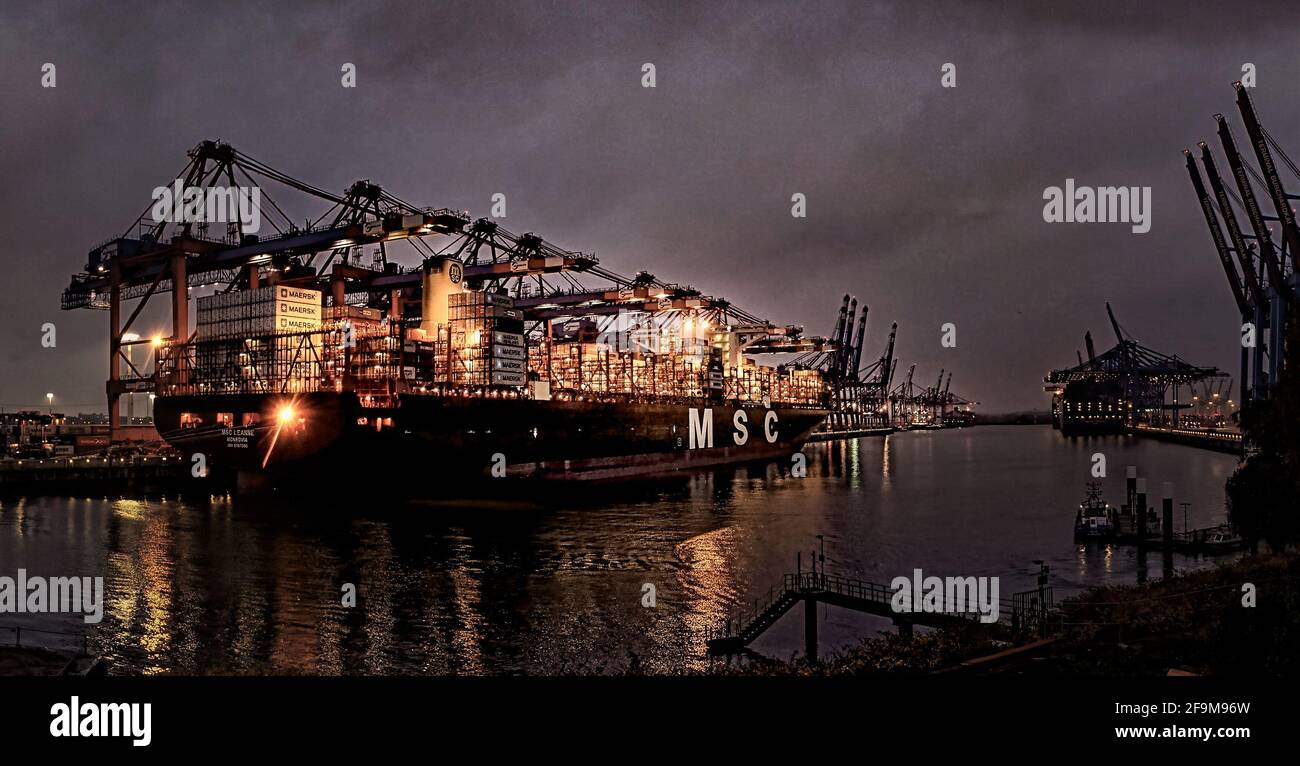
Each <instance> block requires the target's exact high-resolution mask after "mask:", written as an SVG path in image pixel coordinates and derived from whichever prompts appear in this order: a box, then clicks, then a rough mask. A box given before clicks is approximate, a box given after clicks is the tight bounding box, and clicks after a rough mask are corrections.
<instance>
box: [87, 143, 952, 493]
mask: <svg viewBox="0 0 1300 766" xmlns="http://www.w3.org/2000/svg"><path fill="white" fill-rule="evenodd" d="M241 183H242V184H244V185H245V188H257V189H258V190H259V193H260V200H261V219H262V220H261V224H262V226H261V229H260V230H259V232H258V233H245V232H246V227H245V224H246V223H247V221H245V220H241V219H240V216H239V214H238V208H237V206H234V205H232V206H231V208H230V209H231V210H232V211H233V212H234V213H235V214H234V215H233V216H232V217H231V218H230V219H229V220H226V221H224V222H222V223H217V224H213V223H211V222H208V221H204V220H194V217H193V216H190V217H186V216H180V218H181V220H158V216H156V215H152V208H147V209H146V210H145V212H144V213H142V214H141V215H140V216H139V217H138V218H137V219H136V220H135V221H134V222H133V223H132V224H131V226H130V227H129V228H128V229H127V231H126V233H125V234H123V235H121V236H117V237H113V238H111V239H108V240H107V241H104V242H102V243H101V244H99V245H98V246H96V247H94V248H93V249H91V250H90V252H89V254H88V258H87V263H86V267H85V270H84V271H83V272H81V273H78V274H75V275H74V276H73V277H72V280H71V283H70V284H69V286H68V288H67V289H66V290H65V291H64V293H63V296H62V307H63V308H64V309H100V310H106V311H107V312H108V315H109V349H108V356H109V359H108V361H109V367H108V372H109V374H108V381H107V383H106V394H107V399H108V412H109V421H110V422H109V432H110V434H111V435H112V437H113V440H114V441H115V442H116V441H117V440H118V439H119V438H120V435H121V433H122V432H123V429H124V427H123V424H122V423H121V415H120V400H121V398H122V397H123V396H128V397H130V396H131V395H134V394H147V395H148V396H149V397H150V400H151V401H152V402H153V416H154V423H155V425H156V427H157V432H158V435H159V436H160V437H161V439H162V440H163V441H165V442H166V443H167V444H168V445H170V446H171V447H174V448H175V449H176V450H178V451H179V452H180V453H181V454H182V455H185V456H191V455H202V457H203V463H204V465H205V470H207V469H211V470H216V471H220V472H228V473H230V474H231V475H232V476H235V477H237V478H238V480H239V481H240V482H241V483H243V484H246V485H248V486H253V485H257V484H265V483H267V482H269V481H277V482H278V481H280V480H284V481H285V482H290V481H293V480H296V479H307V478H311V477H318V476H320V475H321V473H320V471H321V470H322V469H327V468H329V467H332V466H346V467H350V468H356V467H358V466H364V467H365V469H366V470H367V471H372V472H384V473H389V472H391V473H392V474H393V475H397V476H401V475H406V476H412V475H418V476H422V477H427V476H429V475H430V473H442V474H445V475H447V476H455V477H459V478H466V477H485V478H488V477H490V478H500V477H516V478H536V479H575V478H586V479H603V478H618V477H625V476H634V475H640V474H655V473H660V472H665V471H672V470H677V469H680V468H685V467H692V468H693V467H701V466H710V465H719V464H726V463H733V462H740V461H748V460H756V459H772V458H777V457H781V456H785V455H789V454H790V453H792V452H794V451H795V450H797V449H798V448H799V447H800V446H801V445H802V444H803V443H804V442H805V441H806V440H808V439H809V438H810V436H813V435H814V434H818V435H819V436H820V437H821V438H825V437H826V436H828V435H831V436H838V435H844V434H853V433H887V432H889V431H892V430H894V429H896V428H899V427H912V426H913V425H920V426H924V427H928V426H935V427H938V426H941V425H944V424H948V425H954V424H958V425H959V424H964V423H966V422H968V420H964V419H968V418H969V417H971V415H970V405H971V404H972V403H971V402H968V401H967V400H964V399H961V398H960V397H957V396H955V395H952V394H949V393H948V391H947V387H946V386H942V387H941V384H942V383H943V373H942V372H941V373H940V385H936V386H935V387H934V388H931V389H922V390H917V389H915V388H914V387H913V386H912V382H911V373H910V372H909V375H908V379H907V382H906V383H905V384H903V383H900V384H899V385H898V386H897V387H894V388H891V386H892V385H893V371H894V369H896V366H897V360H896V359H895V358H894V356H893V354H894V338H895V332H896V330H897V325H895V326H894V328H893V329H892V330H891V333H890V337H889V342H888V346H887V348H886V350H885V353H884V355H883V356H882V357H881V358H880V359H879V360H878V361H876V362H875V363H874V364H869V365H866V366H865V367H864V366H863V364H862V353H863V344H864V340H865V333H866V318H867V310H866V306H865V305H864V306H863V309H862V313H861V316H860V317H859V316H858V315H857V306H858V301H857V299H856V298H851V297H850V296H847V295H846V296H845V298H844V305H843V306H842V307H841V310H840V314H839V318H838V323H837V327H836V330H835V333H834V335H833V337H830V338H823V337H812V336H805V335H804V334H803V328H802V327H799V326H796V325H777V324H774V323H772V322H769V321H767V320H766V319H763V318H760V317H759V316H757V315H755V314H752V313H750V312H748V311H745V310H743V309H741V308H739V307H738V306H735V305H734V304H732V303H730V302H729V301H727V300H725V299H723V298H720V297H715V296H711V295H707V294H704V293H702V292H701V291H699V290H697V289H695V288H692V287H689V286H685V285H680V284H675V283H669V282H665V281H663V280H660V279H658V278H657V277H655V276H654V275H652V274H650V273H648V272H640V273H637V274H636V275H635V276H633V277H625V276H622V275H620V274H618V273H615V272H613V271H611V270H609V269H607V268H605V267H604V266H602V265H601V264H600V262H599V260H598V259H597V258H596V256H595V255H594V254H591V253H584V252H579V251H572V250H565V249H562V248H559V247H557V246H555V245H553V244H551V243H549V242H547V241H545V240H543V239H542V238H541V237H539V236H537V235H536V234H533V233H526V234H522V235H517V234H513V233H511V232H509V231H507V230H506V229H505V228H504V227H503V226H501V225H499V223H497V222H496V221H493V220H490V219H486V218H479V219H472V218H471V216H470V215H469V214H468V213H466V212H463V211H456V210H452V209H449V208H419V207H416V206H414V205H411V204H409V203H407V202H405V201H403V200H401V199H399V198H397V197H395V196H393V195H392V194H390V193H388V192H387V191H385V190H383V189H381V188H380V187H379V186H377V185H375V184H372V183H370V182H369V181H357V182H356V183H354V184H352V185H351V186H350V187H349V188H348V190H347V191H346V193H345V194H343V195H341V196H340V195H336V194H333V193H331V192H328V191H325V190H323V189H320V188H317V187H315V186H312V185H311V184H308V183H305V182H303V181H300V180H298V179H296V178H294V177H292V176H289V175H288V174H286V173H283V172H281V171H278V170H276V169H274V168H272V167H270V166H269V165H266V164H264V163H262V162H260V161H258V160H255V159H253V158H251V157H249V156H247V155H245V154H243V153H241V152H239V151H238V150H236V149H235V148H234V147H232V146H230V145H229V144H226V143H222V142H219V141H204V142H201V143H200V144H198V145H197V146H196V147H194V148H193V149H192V150H191V151H190V152H188V162H187V164H186V165H185V167H184V169H183V170H182V172H181V173H180V174H179V175H178V176H177V178H176V180H175V181H174V182H173V184H172V186H174V187H175V188H176V190H177V191H178V194H180V193H183V194H189V195H192V196H191V199H195V200H201V199H211V198H212V197H213V195H219V194H222V193H227V192H228V191H229V190H230V189H232V188H236V187H237V186H238V185H240V184H241ZM272 188H275V191H276V195H277V197H278V196H279V195H280V193H281V191H282V190H286V189H287V190H288V191H289V192H290V193H292V194H293V195H295V196H296V197H298V198H303V197H305V198H307V199H309V200H312V201H314V202H315V203H316V204H317V205H318V206H320V205H323V204H326V203H328V204H329V207H328V209H326V210H325V212H323V213H321V214H319V215H318V216H317V217H315V218H309V219H306V220H303V221H301V222H295V220H293V219H291V217H290V216H289V215H287V214H286V213H285V212H284V210H285V208H286V207H289V206H288V205H287V204H286V205H284V206H282V205H281V204H280V200H278V199H276V198H274V197H272V196H271V194H270V192H271V190H272ZM178 198H179V197H178ZM267 225H269V227H270V228H273V229H274V233H269V234H266V233H264V232H265V229H266V228H267ZM399 247H405V248H409V249H410V250H413V251H414V253H415V254H416V256H418V258H419V264H418V265H416V266H404V265H402V264H401V263H399V262H398V260H397V258H396V257H395V256H396V253H397V250H398V248H399ZM363 250H369V251H370V252H369V254H370V258H369V260H367V259H366V257H365V256H366V253H365V252H363ZM167 293H170V315H171V331H170V333H168V334H166V335H163V334H153V335H152V336H149V337H142V336H141V334H140V333H138V332H133V328H134V327H135V326H136V322H137V319H138V318H139V317H140V314H141V311H142V310H143V309H144V308H145V306H146V305H147V304H148V303H149V302H150V301H151V299H154V298H156V297H159V296H163V295H166V294H167ZM132 302H134V306H130V304H131V303H132ZM191 320H193V321H191ZM855 326H856V332H855V329H854V328H855ZM137 346H144V347H145V349H144V350H145V351H148V352H149V353H148V354H136V355H132V354H131V353H130V352H131V351H132V349H133V348H134V347H137ZM765 355H766V356H773V355H786V356H785V358H786V359H787V360H788V361H786V362H784V363H781V364H770V365H769V364H760V363H758V362H756V361H755V358H756V357H762V356H765ZM145 357H147V358H148V361H146V362H142V361H141V360H142V359H143V358H145ZM950 381H951V376H949V382H950Z"/></svg>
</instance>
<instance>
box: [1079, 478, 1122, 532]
mask: <svg viewBox="0 0 1300 766" xmlns="http://www.w3.org/2000/svg"><path fill="white" fill-rule="evenodd" d="M1114 537H1115V510H1114V509H1113V508H1111V507H1110V503H1107V502H1105V501H1103V500H1102V499H1101V485H1100V484H1097V483H1096V482H1089V483H1088V496H1087V497H1086V498H1085V499H1084V501H1083V502H1082V503H1079V511H1078V513H1076V514H1075V516H1074V541H1075V542H1085V541H1089V540H1111V539H1113V538H1114Z"/></svg>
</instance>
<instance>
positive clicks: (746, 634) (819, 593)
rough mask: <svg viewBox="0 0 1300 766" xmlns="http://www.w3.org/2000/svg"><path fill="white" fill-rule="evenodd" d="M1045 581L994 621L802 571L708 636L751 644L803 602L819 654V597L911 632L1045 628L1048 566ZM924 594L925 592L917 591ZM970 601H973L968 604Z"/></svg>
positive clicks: (813, 652)
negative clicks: (910, 607) (898, 603)
mask: <svg viewBox="0 0 1300 766" xmlns="http://www.w3.org/2000/svg"><path fill="white" fill-rule="evenodd" d="M1039 582H1040V587H1039V588H1037V589H1035V590H1031V591H1025V592H1023V593H1016V594H1013V595H1012V597H1011V598H1010V599H999V600H998V606H999V608H998V619H997V620H996V621H995V622H992V623H985V622H983V621H981V619H980V618H981V616H982V615H981V614H980V613H979V612H977V611H973V610H961V611H958V610H957V609H955V608H954V606H955V605H954V604H949V603H944V604H943V605H942V609H941V610H939V611H920V610H917V611H906V612H903V611H897V610H895V609H894V606H893V599H894V595H895V592H896V591H895V589H894V588H893V587H891V586H889V585H885V584H882V583H874V582H868V581H865V580H857V579H853V578H848V577H840V576H838V575H828V574H826V573H824V572H817V571H812V572H804V571H800V572H796V573H794V574H786V575H785V576H784V577H783V578H782V580H781V585H780V588H779V590H778V589H777V588H776V587H773V588H771V589H770V590H769V591H768V599H767V601H766V602H765V603H764V604H762V605H759V604H758V602H755V605H754V607H755V608H754V611H753V612H751V613H749V614H748V615H741V616H738V617H736V618H734V619H729V620H727V623H726V625H725V627H724V628H723V630H722V631H721V632H720V633H718V634H716V635H713V636H711V637H709V638H708V639H707V645H708V652H709V654H711V655H728V654H736V653H739V652H741V651H743V650H744V649H745V647H747V646H749V644H751V643H753V642H754V641H755V640H757V639H758V637H759V636H761V635H763V633H764V632H766V631H767V630H768V629H769V628H771V627H772V626H773V625H775V624H776V623H777V622H778V621H779V620H780V619H781V618H782V617H783V616H785V614H786V613H787V612H789V611H790V610H791V609H793V608H794V606H795V605H796V604H799V603H803V614H804V653H805V656H806V657H807V658H808V659H809V660H811V661H814V662H815V661H816V660H817V605H818V604H819V603H825V604H830V605H832V606H838V607H843V608H845V609H852V610H853V611H855V612H861V613H863V614H872V615H876V616H877V617H888V618H890V619H891V620H893V622H894V625H896V626H897V627H898V631H899V633H900V634H903V635H911V634H912V629H913V626H914V625H922V626H925V627H930V628H957V627H961V628H967V629H969V628H976V629H983V630H998V629H1002V630H1007V629H1010V631H1011V632H1013V633H1020V632H1022V631H1025V630H1028V629H1035V628H1036V629H1040V630H1042V629H1044V628H1045V627H1046V625H1047V624H1048V617H1049V615H1050V613H1051V610H1052V604H1053V599H1052V589H1051V588H1049V587H1046V582H1047V580H1046V570H1044V572H1043V574H1041V575H1040V576H1039ZM912 596H913V598H919V597H920V594H912ZM965 606H971V605H970V604H966V605H965Z"/></svg>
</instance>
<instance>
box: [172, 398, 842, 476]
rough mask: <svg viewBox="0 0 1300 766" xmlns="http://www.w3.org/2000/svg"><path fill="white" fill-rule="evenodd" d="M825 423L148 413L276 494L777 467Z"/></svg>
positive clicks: (175, 402) (771, 416)
mask: <svg viewBox="0 0 1300 766" xmlns="http://www.w3.org/2000/svg"><path fill="white" fill-rule="evenodd" d="M286 408H289V409H286ZM826 414H827V413H826V411H825V410H821V409H810V408H809V409H806V408H785V407H772V408H764V407H761V406H760V407H741V406H738V405H732V404H723V403H714V404H698V405H688V404H649V403H603V402H579V401H534V400H530V399H492V398H478V397H445V396H427V395H406V396H403V397H401V401H400V404H398V405H397V406H393V407H378V408H376V407H362V406H361V403H360V402H359V400H358V399H357V397H356V396H355V395H352V394H332V393H326V394H322V393H314V394H303V395H299V396H297V397H293V396H288V395H279V394H277V395H255V394H254V395H247V394H239V395H228V396H178V397H160V398H158V399H157V401H156V402H155V419H156V421H157V424H158V428H159V433H160V434H161V435H162V436H163V438H164V439H165V440H166V441H167V442H168V443H169V444H171V445H172V446H173V447H175V448H177V449H179V450H181V451H182V452H184V453H186V454H187V455H190V456H193V455H202V456H203V458H202V459H203V462H204V463H205V464H206V465H208V466H211V467H212V468H214V469H217V470H233V471H239V472H253V473H258V474H262V475H265V476H266V477H268V478H270V479H273V480H275V481H276V482H277V483H287V482H293V481H309V482H310V481H315V482H319V481H320V480H321V479H322V478H323V477H328V476H329V475H330V474H332V473H333V474H334V475H336V476H338V477H339V478H343V477H345V476H346V477H353V478H355V477H356V476H358V475H359V474H360V475H365V476H366V477H368V479H369V478H373V479H377V480H382V481H385V482H393V481H394V480H396V483H397V484H399V485H400V484H405V483H411V484H419V485H424V486H427V487H430V488H432V489H436V487H437V486H438V485H443V484H445V485H450V486H456V487H460V486H463V485H464V484H465V483H466V482H469V481H477V480H499V479H516V480H606V479H621V478H628V477H636V476H651V475H656V474H665V473H672V472H676V471H682V470H693V469H696V468H706V467H711V466H719V465H726V464H731V463H743V462H749V461H756V460H772V459H780V458H783V457H788V456H789V455H791V454H792V453H794V452H795V451H797V450H798V449H799V448H800V447H801V446H802V445H803V443H804V442H805V441H806V440H807V438H808V436H809V434H810V433H811V432H812V431H813V430H814V429H815V428H817V427H818V426H819V425H820V424H821V422H822V421H823V420H824V418H825V416H826ZM340 471H341V472H343V473H335V472H340Z"/></svg>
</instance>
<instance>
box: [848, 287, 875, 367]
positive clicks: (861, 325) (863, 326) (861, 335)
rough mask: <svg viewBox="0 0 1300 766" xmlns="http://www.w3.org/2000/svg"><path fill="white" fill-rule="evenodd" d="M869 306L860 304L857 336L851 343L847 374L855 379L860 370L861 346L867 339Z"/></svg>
mask: <svg viewBox="0 0 1300 766" xmlns="http://www.w3.org/2000/svg"><path fill="white" fill-rule="evenodd" d="M868 311H870V307H869V306H867V304H865V303H864V304H862V319H860V320H858V338H857V340H856V341H855V342H854V344H853V365H852V369H850V370H849V376H850V377H852V378H853V379H855V380H856V379H857V377H858V373H859V372H860V371H861V370H862V346H863V344H864V343H865V342H866V339H867V312H868Z"/></svg>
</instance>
